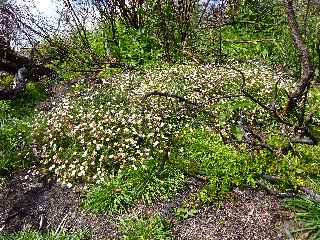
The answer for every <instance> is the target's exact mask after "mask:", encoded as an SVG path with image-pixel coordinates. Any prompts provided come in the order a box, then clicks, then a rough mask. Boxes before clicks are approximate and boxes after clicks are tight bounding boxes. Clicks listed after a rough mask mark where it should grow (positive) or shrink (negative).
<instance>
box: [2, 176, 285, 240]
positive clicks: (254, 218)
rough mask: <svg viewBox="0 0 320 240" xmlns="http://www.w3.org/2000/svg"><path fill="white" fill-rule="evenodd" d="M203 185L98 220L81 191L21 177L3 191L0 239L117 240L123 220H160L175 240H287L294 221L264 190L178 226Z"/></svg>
mask: <svg viewBox="0 0 320 240" xmlns="http://www.w3.org/2000/svg"><path fill="white" fill-rule="evenodd" d="M203 184H204V182H202V181H201V180H199V179H197V178H189V179H188V181H187V183H186V186H185V189H184V190H183V191H181V192H180V193H177V194H176V196H174V198H173V199H172V200H171V201H156V202H154V203H153V204H151V205H148V206H146V205H145V204H143V203H141V202H140V203H138V204H137V205H136V206H135V207H134V208H133V209H130V210H129V212H128V213H126V214H122V215H121V214H118V215H116V214H100V215H94V214H92V213H90V212H88V211H86V210H84V209H83V208H81V199H82V197H83V196H84V190H83V186H77V187H74V188H70V189H68V188H65V187H63V186H61V185H60V184H58V183H56V182H48V181H46V178H45V177H43V176H36V175H32V174H29V173H25V172H23V173H19V174H16V175H15V176H14V177H13V178H12V179H11V180H9V181H7V182H5V183H3V184H2V185H0V234H8V233H13V232H17V231H20V230H22V229H25V228H34V229H38V230H45V229H55V230H57V229H60V228H62V227H63V228H65V229H67V230H69V231H77V230H84V229H88V230H90V233H91V239H118V238H120V237H121V232H119V230H118V227H117V223H118V222H119V219H120V218H123V217H126V216H128V215H130V214H135V215H141V216H146V215H154V214H160V215H161V216H163V217H165V218H168V219H169V220H170V221H171V223H172V229H171V233H172V236H173V237H174V239H190V240H191V239H192V240H196V239H199V240H200V239H201V240H202V239H203V240H205V239H221V240H223V239H230V240H231V239H239V240H240V239H243V240H245V239H261V240H262V239H263V240H266V239H275V240H276V239H285V235H284V233H283V230H282V229H283V228H282V226H283V224H284V223H285V222H287V221H290V218H291V214H290V213H288V212H287V211H285V210H284V209H282V207H281V203H280V200H279V199H277V198H276V197H274V196H271V195H269V194H268V193H266V192H264V191H262V190H253V189H234V190H233V192H232V195H233V198H232V199H233V200H232V201H228V202H225V203H223V204H222V206H220V207H217V206H216V205H208V206H204V207H202V208H201V209H199V211H198V213H197V215H196V216H194V217H193V218H190V219H186V220H183V221H178V220H177V219H176V216H175V209H176V208H178V207H180V206H181V204H182V203H185V202H187V201H189V199H188V198H189V197H190V193H196V192H197V191H199V190H200V189H201V188H202V186H203Z"/></svg>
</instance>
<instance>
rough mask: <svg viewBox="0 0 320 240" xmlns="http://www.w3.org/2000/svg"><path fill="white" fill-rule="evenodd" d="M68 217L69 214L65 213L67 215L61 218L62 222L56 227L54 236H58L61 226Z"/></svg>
mask: <svg viewBox="0 0 320 240" xmlns="http://www.w3.org/2000/svg"><path fill="white" fill-rule="evenodd" d="M68 215H69V213H67V214H66V215H65V216H64V217H63V219H62V221H61V222H60V224H59V226H58V227H57V229H56V231H55V235H58V234H59V232H60V230H61V228H62V227H63V225H64V224H65V221H66V219H67V217H68Z"/></svg>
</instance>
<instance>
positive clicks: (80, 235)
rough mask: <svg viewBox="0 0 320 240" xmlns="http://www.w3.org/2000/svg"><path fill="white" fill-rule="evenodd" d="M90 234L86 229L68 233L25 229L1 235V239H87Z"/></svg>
mask: <svg viewBox="0 0 320 240" xmlns="http://www.w3.org/2000/svg"><path fill="white" fill-rule="evenodd" d="M86 239H88V234H87V232H86V231H80V232H76V233H68V232H67V231H65V230H62V231H60V232H58V233H56V232H55V231H48V232H38V231H35V230H24V231H21V232H18V233H14V234H9V235H0V240H86Z"/></svg>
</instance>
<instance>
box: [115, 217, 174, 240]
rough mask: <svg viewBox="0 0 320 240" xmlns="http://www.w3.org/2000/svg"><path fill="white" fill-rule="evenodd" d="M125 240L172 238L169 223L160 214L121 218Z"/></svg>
mask: <svg viewBox="0 0 320 240" xmlns="http://www.w3.org/2000/svg"><path fill="white" fill-rule="evenodd" d="M120 231H121V232H122V233H123V237H122V239H124V240H170V239H172V238H171V237H170V233H169V223H168V222H167V221H166V220H165V219H162V218H161V217H159V216H154V217H149V218H138V217H132V218H128V219H124V220H121V222H120Z"/></svg>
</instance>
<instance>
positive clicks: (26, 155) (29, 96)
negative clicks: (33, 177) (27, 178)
mask: <svg viewBox="0 0 320 240" xmlns="http://www.w3.org/2000/svg"><path fill="white" fill-rule="evenodd" d="M45 98H46V96H45V95H44V93H43V91H42V90H41V87H40V86H39V85H38V84H35V83H28V84H27V86H26V90H25V91H24V92H23V93H22V94H21V96H19V97H17V98H16V99H14V100H7V101H3V100H2V101H0V175H5V174H7V173H10V172H12V171H13V170H17V169H21V168H25V167H26V166H27V165H28V164H29V163H30V161H32V156H31V155H30V150H31V141H32V139H31V138H30V136H31V135H30V134H31V130H32V128H31V126H32V122H33V118H34V115H35V106H36V103H37V102H39V101H41V100H44V99H45Z"/></svg>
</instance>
